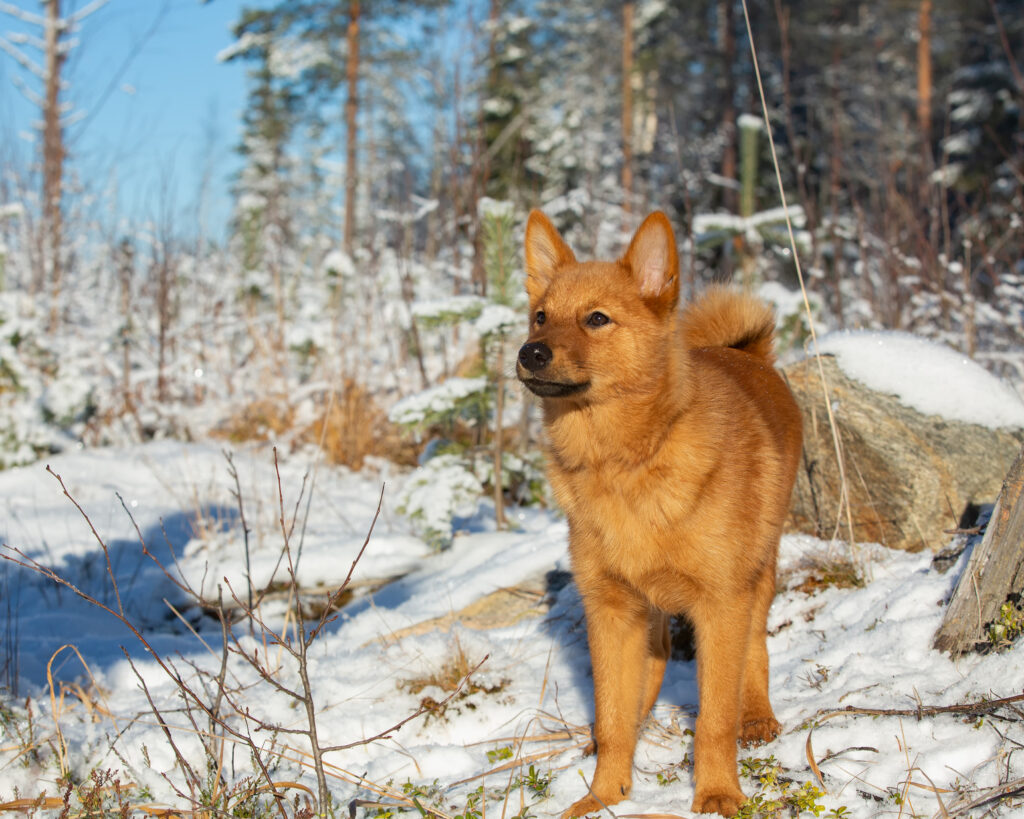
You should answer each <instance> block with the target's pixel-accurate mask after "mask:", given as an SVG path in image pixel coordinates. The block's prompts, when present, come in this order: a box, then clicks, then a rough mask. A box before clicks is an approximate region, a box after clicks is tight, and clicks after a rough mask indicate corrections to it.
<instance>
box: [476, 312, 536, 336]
mask: <svg viewBox="0 0 1024 819" xmlns="http://www.w3.org/2000/svg"><path fill="white" fill-rule="evenodd" d="M523 324H524V321H523V311H522V310H514V309H512V308H511V307H507V306H505V305H504V304H488V305H487V306H486V307H484V309H483V310H482V311H481V313H480V315H479V316H478V317H477V319H476V321H474V322H473V327H474V329H475V330H476V331H477V332H478V333H479V334H480V335H481V336H489V335H494V334H498V335H503V336H504V335H509V334H510V333H516V332H521V331H522V329H523Z"/></svg>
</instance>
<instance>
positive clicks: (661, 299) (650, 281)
mask: <svg viewBox="0 0 1024 819" xmlns="http://www.w3.org/2000/svg"><path fill="white" fill-rule="evenodd" d="M622 261H623V263H624V264H625V265H626V266H627V267H629V269H630V270H631V271H632V273H633V278H634V280H635V281H636V284H637V287H638V288H639V290H640V296H641V297H642V298H643V299H644V301H646V302H648V303H649V304H652V305H653V306H657V307H659V308H662V309H671V308H673V307H675V306H676V302H678V301H679V254H678V252H677V251H676V237H675V236H674V235H673V233H672V223H671V222H669V220H668V217H667V216H666V215H665V214H664V213H662V212H661V211H660V210H659V211H655V212H654V213H652V214H651V215H650V216H648V217H647V218H646V219H644V221H643V224H642V225H640V227H639V228H638V229H637V232H636V234H635V235H634V236H633V241H632V242H630V243H629V250H627V251H626V255H625V256H623V257H622Z"/></svg>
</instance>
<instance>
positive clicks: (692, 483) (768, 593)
mask: <svg viewBox="0 0 1024 819" xmlns="http://www.w3.org/2000/svg"><path fill="white" fill-rule="evenodd" d="M526 271H527V282H526V289H527V292H528V294H529V297H530V317H531V323H530V337H529V339H528V340H527V342H526V344H524V345H523V347H522V349H521V350H520V351H519V361H518V365H517V374H518V376H519V379H520V380H521V381H522V383H523V384H524V385H525V386H526V387H527V388H528V389H530V390H531V391H532V392H534V393H536V394H537V395H539V396H540V397H541V398H542V399H543V400H542V404H543V412H544V427H545V430H546V434H547V449H548V453H547V454H548V475H549V478H550V480H551V484H552V486H553V487H554V491H555V495H556V497H557V498H558V501H559V503H560V504H561V506H562V508H563V509H564V510H565V513H566V515H567V516H568V518H569V550H570V554H571V557H572V568H573V575H574V577H575V580H576V585H577V586H578V588H579V591H580V594H581V596H582V598H583V606H584V610H585V612H586V620H587V635H588V640H589V643H590V658H591V664H592V666H593V670H594V710H595V726H594V737H595V740H596V744H597V770H596V773H595V774H594V781H593V786H592V790H593V796H590V795H588V796H585V797H584V798H582V799H580V800H579V801H578V802H576V803H575V804H574V805H572V807H570V808H569V809H568V810H567V811H565V814H564V816H567V817H568V816H581V815H583V814H585V813H589V812H595V811H599V810H600V809H601V803H603V804H605V805H611V804H613V803H615V802H619V801H620V800H622V799H623V798H624V797H625V796H626V795H627V794H628V793H629V791H630V787H631V785H632V766H633V751H634V748H635V746H636V741H637V734H638V731H639V729H640V726H641V724H642V723H643V721H644V719H645V718H646V716H647V713H648V712H649V711H650V709H651V706H652V705H653V704H654V702H655V700H656V699H657V696H658V691H659V689H660V687H661V680H662V675H663V673H664V670H665V663H666V660H667V659H668V656H669V631H668V618H669V615H670V614H676V613H681V614H685V615H686V616H687V617H688V618H689V619H690V621H691V622H692V624H693V627H694V631H695V636H696V646H697V671H698V684H699V687H700V714H699V716H698V717H697V726H696V738H695V740H694V766H695V770H694V779H695V796H694V799H693V810H694V811H698V812H706V813H711V812H718V813H720V814H723V815H725V816H732V815H733V814H735V813H736V811H737V810H738V809H739V807H740V805H741V804H742V802H743V801H744V799H745V797H744V795H743V792H742V791H741V790H740V784H739V778H738V777H737V774H736V740H737V739H739V740H740V741H742V742H743V743H751V742H760V741H767V740H771V739H773V738H774V737H775V736H776V735H777V734H778V732H779V728H780V726H779V723H778V722H777V721H776V719H775V715H774V713H773V712H772V707H771V703H770V702H769V699H768V653H767V647H766V642H765V640H766V621H767V617H768V608H769V606H770V605H771V601H772V597H773V596H774V593H775V560H776V554H777V552H778V544H779V536H780V533H781V530H782V523H783V519H784V517H785V515H786V510H787V508H788V506H789V499H790V493H791V491H792V488H793V481H794V479H795V476H796V469H797V464H798V461H799V458H800V447H801V421H800V412H799V410H798V408H797V405H796V403H795V402H794V400H793V396H792V395H791V393H790V391H789V389H788V388H787V387H786V384H785V382H783V380H782V379H781V378H780V377H779V375H778V374H777V373H776V371H775V369H774V367H773V366H772V363H773V360H774V356H773V349H772V348H773V340H772V337H773V328H774V321H773V317H772V313H771V310H769V309H768V308H767V307H766V306H765V305H764V304H762V303H761V302H759V301H757V300H755V299H752V298H750V297H748V296H743V295H740V294H738V293H733V292H731V291H729V290H725V289H713V290H711V291H710V292H708V293H707V294H706V295H705V296H704V297H703V298H702V299H700V300H699V301H697V302H695V303H694V304H692V305H690V306H689V307H688V308H687V309H686V310H685V311H683V312H682V313H680V312H679V311H678V310H677V302H678V299H679V280H678V275H677V274H678V258H677V255H676V244H675V238H674V237H673V235H672V228H671V225H670V224H669V221H668V218H667V217H666V216H665V215H664V214H663V213H653V214H651V215H650V216H648V217H647V219H646V220H645V221H644V223H643V224H642V225H641V226H640V229H639V230H638V231H637V233H636V235H635V236H634V237H633V241H632V242H631V244H630V246H629V249H628V250H627V251H626V254H625V256H623V257H622V258H621V259H619V260H618V261H615V262H578V261H576V257H575V256H574V255H573V252H572V251H571V250H570V249H569V247H568V245H566V243H565V242H564V241H563V240H562V238H561V236H559V234H558V232H557V231H556V230H555V228H554V226H553V225H552V224H551V222H550V221H549V220H548V219H547V217H545V216H544V215H543V214H542V213H540V212H539V211H534V212H533V213H531V214H530V219H529V222H528V224H527V227H526Z"/></svg>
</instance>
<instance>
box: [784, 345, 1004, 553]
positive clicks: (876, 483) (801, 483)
mask: <svg viewBox="0 0 1024 819" xmlns="http://www.w3.org/2000/svg"><path fill="white" fill-rule="evenodd" d="M822 366H823V368H824V372H825V379H826V381H827V383H828V386H829V394H830V396H831V398H832V405H833V413H834V415H835V419H836V424H837V427H838V430H839V439H840V441H841V445H842V450H843V453H844V457H845V464H846V469H845V471H846V483H847V490H848V493H849V498H850V509H851V511H852V517H853V530H854V537H855V539H856V540H857V541H858V542H877V543H881V544H883V545H885V546H888V547H890V548H894V549H906V550H908V551H917V550H920V549H930V550H932V551H937V550H939V549H940V548H942V546H944V545H945V543H946V542H947V541H948V540H949V535H948V534H946V533H945V530H949V529H953V528H956V527H957V526H958V525H960V524H961V521H962V519H963V516H964V512H965V511H966V510H967V509H968V508H971V507H973V506H976V505H980V504H983V503H994V502H995V500H996V497H997V496H998V495H999V491H1000V488H1001V487H1002V481H1003V477H1004V476H1005V475H1006V472H1007V470H1008V469H1009V468H1010V465H1011V464H1012V463H1013V460H1014V457H1015V456H1016V454H1017V452H1018V451H1019V450H1020V448H1021V443H1022V442H1024V430H1021V429H1015V430H1008V429H989V428H988V427H984V426H981V425H978V424H970V423H964V422H961V421H951V420H948V419H945V418H941V417H938V416H935V415H924V414H923V413H921V412H919V411H917V410H915V409H912V408H910V407H907V406H904V405H903V404H901V403H900V401H899V400H898V399H897V398H896V397H895V396H892V395H886V394H883V393H880V392H876V391H874V390H872V389H870V388H868V387H866V386H864V385H863V384H861V383H860V382H858V381H855V380H853V379H852V378H850V377H848V376H847V375H846V374H845V373H844V372H843V371H842V370H841V369H840V368H839V366H838V364H837V363H836V360H835V358H834V357H832V356H828V355H825V356H822ZM783 375H784V377H785V378H786V380H787V381H788V383H789V386H790V388H791V389H792V390H793V394H794V395H795V396H796V400H797V403H798V404H799V405H800V408H801V410H802V412H803V416H804V455H803V464H802V466H801V469H800V471H799V473H798V475H797V483H796V487H795V489H794V491H793V503H792V506H791V508H790V514H789V518H788V520H787V525H786V531H788V532H805V533H807V534H812V535H815V536H817V537H821V538H825V539H829V538H831V537H833V534H834V533H835V534H836V536H838V537H840V538H843V539H847V538H848V537H849V532H848V530H847V523H846V514H845V512H841V511H840V505H839V498H840V483H841V482H840V477H839V469H838V466H837V463H836V456H835V447H834V444H833V441H832V433H831V431H830V429H829V421H828V413H827V411H826V407H825V399H824V395H823V392H822V387H821V377H820V375H819V372H818V364H817V361H816V359H814V358H813V357H811V358H807V359H804V360H802V361H799V362H796V363H794V364H790V365H788V366H786V367H784V368H783ZM972 522H973V521H970V522H968V525H969V523H972ZM837 527H838V528H837Z"/></svg>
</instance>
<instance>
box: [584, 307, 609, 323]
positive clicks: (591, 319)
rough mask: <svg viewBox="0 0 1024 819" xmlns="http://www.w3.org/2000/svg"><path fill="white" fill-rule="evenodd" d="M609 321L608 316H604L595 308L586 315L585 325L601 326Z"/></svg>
mask: <svg viewBox="0 0 1024 819" xmlns="http://www.w3.org/2000/svg"><path fill="white" fill-rule="evenodd" d="M610 321H611V319H610V318H608V316H606V315H605V314H604V313H602V312H600V311H599V310H595V311H594V312H593V313H591V314H590V315H589V316H587V326H588V327H603V326H604V325H605V324H608V323H609V322H610Z"/></svg>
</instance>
